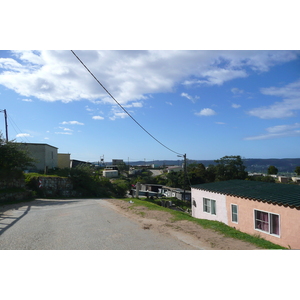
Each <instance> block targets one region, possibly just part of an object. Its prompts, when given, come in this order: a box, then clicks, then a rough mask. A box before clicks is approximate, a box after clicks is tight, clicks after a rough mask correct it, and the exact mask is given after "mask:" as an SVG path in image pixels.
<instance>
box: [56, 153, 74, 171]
mask: <svg viewBox="0 0 300 300" xmlns="http://www.w3.org/2000/svg"><path fill="white" fill-rule="evenodd" d="M70 162H71V160H70V154H69V153H58V154H57V167H58V168H61V169H65V168H70Z"/></svg>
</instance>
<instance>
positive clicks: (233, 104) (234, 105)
mask: <svg viewBox="0 0 300 300" xmlns="http://www.w3.org/2000/svg"><path fill="white" fill-rule="evenodd" d="M231 107H233V108H240V107H241V106H240V105H239V104H235V103H232V104H231Z"/></svg>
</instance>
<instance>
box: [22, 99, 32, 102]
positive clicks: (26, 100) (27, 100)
mask: <svg viewBox="0 0 300 300" xmlns="http://www.w3.org/2000/svg"><path fill="white" fill-rule="evenodd" d="M22 101H24V102H32V100H31V99H22Z"/></svg>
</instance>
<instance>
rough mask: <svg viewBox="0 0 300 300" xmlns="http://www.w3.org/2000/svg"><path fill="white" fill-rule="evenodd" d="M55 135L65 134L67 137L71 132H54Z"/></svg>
mask: <svg viewBox="0 0 300 300" xmlns="http://www.w3.org/2000/svg"><path fill="white" fill-rule="evenodd" d="M55 134H67V135H72V132H69V131H64V132H55Z"/></svg>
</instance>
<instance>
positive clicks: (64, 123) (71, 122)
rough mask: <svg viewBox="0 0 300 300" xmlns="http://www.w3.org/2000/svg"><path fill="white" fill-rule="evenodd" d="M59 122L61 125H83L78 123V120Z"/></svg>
mask: <svg viewBox="0 0 300 300" xmlns="http://www.w3.org/2000/svg"><path fill="white" fill-rule="evenodd" d="M60 124H63V125H67V124H69V125H84V123H80V122H78V121H63V122H62V123H60Z"/></svg>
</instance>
